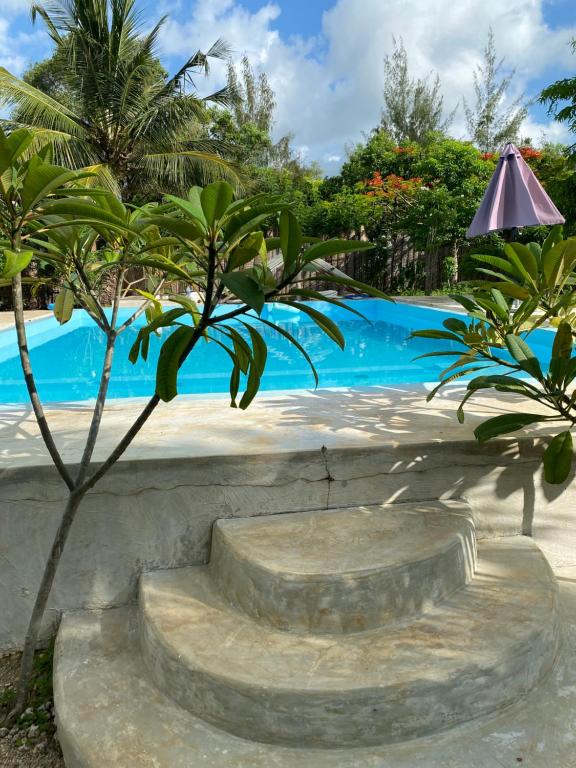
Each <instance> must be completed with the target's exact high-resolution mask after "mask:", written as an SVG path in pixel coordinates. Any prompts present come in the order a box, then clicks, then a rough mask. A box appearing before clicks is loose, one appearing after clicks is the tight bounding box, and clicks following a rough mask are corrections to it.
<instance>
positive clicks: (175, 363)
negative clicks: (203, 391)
mask: <svg viewBox="0 0 576 768" xmlns="http://www.w3.org/2000/svg"><path fill="white" fill-rule="evenodd" d="M194 333H195V329H194V328H191V327H190V326H187V325H186V326H185V325H181V326H180V327H179V328H177V329H176V330H175V331H174V332H173V333H171V334H170V336H168V338H167V339H166V341H165V342H164V344H163V345H162V348H161V350H160V356H159V358H158V367H157V369H156V394H157V395H158V397H159V398H160V399H161V400H163V401H164V402H165V403H168V402H170V400H173V399H174V398H175V397H176V395H177V394H178V386H177V381H178V369H179V368H180V363H181V360H182V356H183V354H184V352H185V351H186V348H187V347H188V345H189V344H190V342H191V340H192V338H193V336H194Z"/></svg>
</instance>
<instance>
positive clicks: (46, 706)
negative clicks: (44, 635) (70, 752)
mask: <svg viewBox="0 0 576 768" xmlns="http://www.w3.org/2000/svg"><path fill="white" fill-rule="evenodd" d="M47 661H50V662H51V659H47ZM18 663H19V657H18V655H17V654H11V655H8V656H2V657H0V705H1V704H2V703H3V702H5V701H6V700H7V698H8V697H9V694H10V691H11V690H13V687H14V685H15V683H16V680H17V678H18ZM48 679H49V676H48ZM4 711H5V710H4ZM1 713H2V707H1V706H0V714H1ZM0 719H1V717H0ZM0 768H64V761H63V760H62V755H61V753H60V749H59V746H58V742H57V740H56V737H55V725H54V707H53V702H52V697H51V691H50V690H49V685H48V686H46V685H44V686H39V687H38V688H37V689H36V694H35V695H34V696H33V706H32V707H30V708H29V709H27V710H26V712H25V713H24V715H23V716H22V717H21V718H20V720H19V721H18V723H17V724H16V725H14V726H13V727H11V728H2V727H0Z"/></svg>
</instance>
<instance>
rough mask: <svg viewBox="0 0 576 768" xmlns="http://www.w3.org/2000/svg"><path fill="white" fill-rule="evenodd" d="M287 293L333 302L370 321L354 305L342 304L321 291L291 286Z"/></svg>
mask: <svg viewBox="0 0 576 768" xmlns="http://www.w3.org/2000/svg"><path fill="white" fill-rule="evenodd" d="M287 295H288V296H302V297H303V298H305V299H315V300H316V301H323V302H325V303H326V304H334V306H336V307H340V309H343V310H344V311H345V312H351V313H352V314H353V315H356V316H357V317H361V318H362V320H365V321H366V322H367V323H370V322H371V321H370V320H368V318H367V317H366V316H365V315H363V314H362V312H358V310H357V309H355V308H354V307H351V306H350V305H349V304H344V302H342V301H340V300H339V299H334V298H332V297H331V296H325V295H324V294H323V293H320V291H312V290H311V289H309V288H291V289H290V292H289V293H288V294H287Z"/></svg>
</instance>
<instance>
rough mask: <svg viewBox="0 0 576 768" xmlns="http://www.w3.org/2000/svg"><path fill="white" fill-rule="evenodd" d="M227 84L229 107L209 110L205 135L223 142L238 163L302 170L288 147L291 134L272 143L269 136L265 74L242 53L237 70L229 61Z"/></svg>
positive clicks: (271, 102) (270, 98)
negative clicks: (209, 122)
mask: <svg viewBox="0 0 576 768" xmlns="http://www.w3.org/2000/svg"><path fill="white" fill-rule="evenodd" d="M227 87H228V91H229V92H230V94H232V95H233V104H232V108H231V109H226V110H224V109H219V108H215V109H213V110H212V122H211V125H210V133H209V135H210V136H211V137H212V138H214V139H216V140H218V141H221V142H222V143H223V144H225V145H226V146H227V147H228V148H229V151H230V152H231V155H232V157H233V158H234V160H235V161H236V162H237V163H238V164H241V165H248V166H254V167H259V168H268V167H272V168H277V169H279V170H281V169H286V168H294V169H297V170H302V164H301V162H300V159H299V158H298V157H297V156H296V155H295V153H294V151H293V149H292V146H291V141H292V135H291V134H286V135H285V136H282V137H281V138H280V139H278V141H276V142H275V141H274V139H273V137H272V129H273V127H274V110H275V108H276V96H275V94H274V91H273V90H272V87H271V85H270V83H269V82H268V77H267V76H266V73H265V72H263V71H260V72H255V71H254V69H253V67H252V65H251V64H250V60H249V59H248V57H247V56H244V57H243V58H242V61H241V64H240V72H239V73H238V70H237V67H236V66H235V65H234V63H233V62H229V64H228V82H227Z"/></svg>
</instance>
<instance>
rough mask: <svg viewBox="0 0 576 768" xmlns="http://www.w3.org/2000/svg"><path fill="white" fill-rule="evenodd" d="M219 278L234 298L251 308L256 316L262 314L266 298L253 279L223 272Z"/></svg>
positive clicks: (240, 274)
mask: <svg viewBox="0 0 576 768" xmlns="http://www.w3.org/2000/svg"><path fill="white" fill-rule="evenodd" d="M219 277H220V279H221V280H222V282H223V283H224V285H225V286H226V288H228V290H229V291H231V292H232V293H233V294H234V296H236V297H237V298H239V299H240V300H241V301H243V302H244V303H245V304H247V305H248V306H249V307H252V309H254V310H255V311H256V312H257V313H258V314H260V312H262V308H263V306H264V302H265V301H266V296H265V294H264V291H263V290H262V287H261V286H260V285H259V284H258V283H257V282H256V281H255V280H254V279H252V278H251V277H249V276H248V275H244V274H242V272H225V273H223V274H221V275H219Z"/></svg>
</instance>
